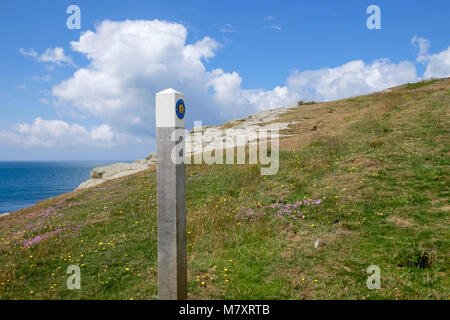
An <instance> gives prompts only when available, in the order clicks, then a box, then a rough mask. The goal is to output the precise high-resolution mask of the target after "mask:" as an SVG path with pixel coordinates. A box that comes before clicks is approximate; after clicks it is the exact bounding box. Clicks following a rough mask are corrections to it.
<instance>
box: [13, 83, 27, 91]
mask: <svg viewBox="0 0 450 320" xmlns="http://www.w3.org/2000/svg"><path fill="white" fill-rule="evenodd" d="M14 88H16V89H22V90H27V86H26V85H25V84H23V83H22V84H19V85H16V86H14Z"/></svg>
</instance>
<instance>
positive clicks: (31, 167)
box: [0, 161, 119, 215]
mask: <svg viewBox="0 0 450 320" xmlns="http://www.w3.org/2000/svg"><path fill="white" fill-rule="evenodd" d="M116 162H119V161H49V162H6V161H0V215H1V214H4V213H10V212H13V211H16V210H19V209H22V208H26V207H29V206H32V205H34V204H35V203H37V202H39V201H42V200H45V199H48V198H51V197H55V196H57V195H60V194H63V193H66V192H70V191H73V190H75V189H76V188H77V187H78V186H79V185H80V183H82V182H83V181H86V180H88V179H89V174H90V172H91V170H92V169H93V168H95V167H101V166H105V165H108V164H112V163H116Z"/></svg>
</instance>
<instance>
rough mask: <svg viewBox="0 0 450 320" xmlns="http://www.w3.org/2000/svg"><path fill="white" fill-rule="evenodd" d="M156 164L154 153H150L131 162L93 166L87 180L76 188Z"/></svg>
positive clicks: (99, 182) (85, 187) (87, 186)
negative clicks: (145, 157) (144, 157)
mask: <svg viewBox="0 0 450 320" xmlns="http://www.w3.org/2000/svg"><path fill="white" fill-rule="evenodd" d="M155 164H156V153H153V154H151V155H150V156H149V157H148V158H147V159H139V160H136V161H134V162H133V163H125V162H123V163H122V162H121V163H115V164H111V165H108V166H104V167H98V168H94V169H92V171H91V174H90V175H89V180H87V181H85V182H83V183H82V184H80V186H79V187H78V188H77V190H80V189H87V188H91V187H94V186H97V185H99V184H101V183H103V182H105V181H108V180H112V179H117V178H120V177H124V176H128V175H130V174H133V173H137V172H140V171H144V170H147V169H148V168H150V167H151V166H153V165H155Z"/></svg>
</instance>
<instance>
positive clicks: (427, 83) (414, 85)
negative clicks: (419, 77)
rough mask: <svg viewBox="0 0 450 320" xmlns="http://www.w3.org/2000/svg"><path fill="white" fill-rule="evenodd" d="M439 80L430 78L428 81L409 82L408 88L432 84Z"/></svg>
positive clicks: (412, 88)
mask: <svg viewBox="0 0 450 320" xmlns="http://www.w3.org/2000/svg"><path fill="white" fill-rule="evenodd" d="M437 81H438V80H428V81H422V82H417V83H409V84H408V85H406V89H407V90H414V89H417V88H422V87H426V86H429V85H432V84H433V83H436V82H437Z"/></svg>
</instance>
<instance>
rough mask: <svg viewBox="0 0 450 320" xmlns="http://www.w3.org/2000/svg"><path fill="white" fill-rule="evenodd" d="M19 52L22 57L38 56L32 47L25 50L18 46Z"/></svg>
mask: <svg viewBox="0 0 450 320" xmlns="http://www.w3.org/2000/svg"><path fill="white" fill-rule="evenodd" d="M19 52H20V54H21V55H23V56H24V57H37V56H38V53H37V52H36V51H35V50H34V49H29V50H26V49H23V48H20V49H19Z"/></svg>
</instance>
